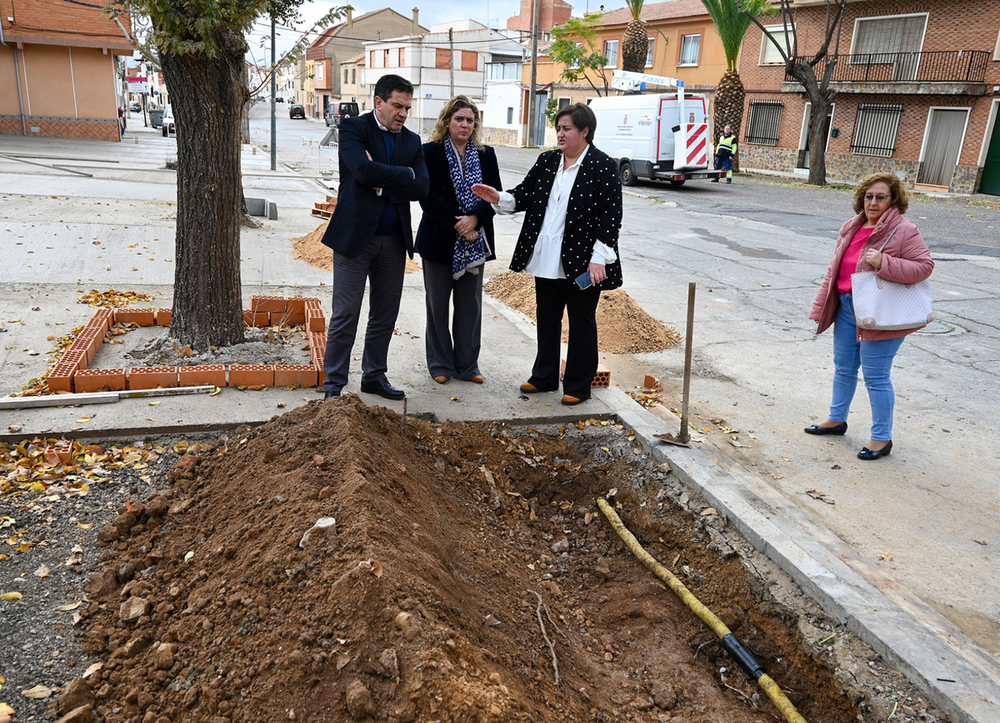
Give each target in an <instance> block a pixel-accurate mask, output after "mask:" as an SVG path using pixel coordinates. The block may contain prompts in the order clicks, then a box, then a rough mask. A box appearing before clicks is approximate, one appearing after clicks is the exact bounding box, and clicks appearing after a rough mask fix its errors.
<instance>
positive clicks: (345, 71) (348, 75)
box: [344, 68, 350, 83]
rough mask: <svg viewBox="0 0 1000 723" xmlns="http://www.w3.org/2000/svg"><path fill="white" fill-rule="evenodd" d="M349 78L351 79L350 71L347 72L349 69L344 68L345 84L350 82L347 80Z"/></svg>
mask: <svg viewBox="0 0 1000 723" xmlns="http://www.w3.org/2000/svg"><path fill="white" fill-rule="evenodd" d="M349 77H350V73H348V71H347V68H344V82H345V83H347V82H348V80H347V79H348V78H349Z"/></svg>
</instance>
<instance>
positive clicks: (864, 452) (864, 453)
mask: <svg viewBox="0 0 1000 723" xmlns="http://www.w3.org/2000/svg"><path fill="white" fill-rule="evenodd" d="M891 451H892V440H891V439H890V440H889V441H888V442H886V443H885V446H884V447H883V448H882V449H880V450H878V451H877V452H876V451H873V450H870V449H868V448H867V447H862V448H861V451H860V452H858V459H864V460H869V459H878V458H879V457H888V456H889V452H891Z"/></svg>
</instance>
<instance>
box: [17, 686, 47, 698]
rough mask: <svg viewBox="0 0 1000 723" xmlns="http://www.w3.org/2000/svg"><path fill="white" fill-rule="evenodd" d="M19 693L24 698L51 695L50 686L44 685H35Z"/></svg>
mask: <svg viewBox="0 0 1000 723" xmlns="http://www.w3.org/2000/svg"><path fill="white" fill-rule="evenodd" d="M21 695H23V696H24V697H25V698H48V697H49V696H50V695H52V688H49V687H48V686H45V685H36V686H34V687H33V688H28V689H27V690H22V691H21Z"/></svg>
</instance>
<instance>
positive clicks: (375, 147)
mask: <svg viewBox="0 0 1000 723" xmlns="http://www.w3.org/2000/svg"><path fill="white" fill-rule="evenodd" d="M366 151H367V152H368V153H370V154H371V157H372V160H370V161H369V160H368V157H367V156H366V155H365V152H366ZM338 155H339V159H340V188H339V190H338V192H337V207H336V209H335V210H334V212H333V218H331V219H330V224H329V225H328V226H327V227H326V233H324V234H323V243H324V244H325V245H326V246H329V247H330V248H332V249H333V250H334V252H335V253H338V254H343V255H344V256H357V255H358V254H359V253H361V252H362V251H363V250H364V248H365V246H366V245H367V244H368V242H369V241H370V240H371V238H372V236H374V235H375V229H376V227H377V226H378V223H379V219H380V218H381V217H382V214H383V212H384V211H385V209H386V204H389V203H393V204H396V209H397V210H398V211H399V220H400V221H401V222H402V225H403V240H404V241H405V242H406V250H407V252H408V253H409V255H410V258H413V228H412V225H411V223H410V202H411V201H420V200H422V199H424V198H426V196H427V188H428V185H429V181H428V179H427V166H426V165H424V154H423V149H422V147H421V144H420V136H418V135H417V134H416V133H414V132H413V131H411V130H408V129H407V128H406V127H404V128H403V130H402V131H400V132H399V133H398V134H396V138H395V148H394V150H393V154H392V158H391V159H389V158H386V151H385V142H384V141H383V140H382V131H381V130H379V127H378V125H376V123H375V115H374V111H372V112H369V113H365V114H364V115H360V116H358V117H357V118H345V119H344V120H342V121H341V122H340V144H339V154H338ZM410 169H413V173H411V172H410ZM376 188H381V189H382V195H381V196H379V195H378V194H376V192H375V189H376Z"/></svg>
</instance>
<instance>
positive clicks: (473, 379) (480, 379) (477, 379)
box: [469, 374, 486, 384]
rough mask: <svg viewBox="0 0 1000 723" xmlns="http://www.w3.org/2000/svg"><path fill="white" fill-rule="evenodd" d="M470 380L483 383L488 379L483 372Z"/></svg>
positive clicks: (474, 382)
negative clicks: (484, 377)
mask: <svg viewBox="0 0 1000 723" xmlns="http://www.w3.org/2000/svg"><path fill="white" fill-rule="evenodd" d="M469 381H470V382H472V383H473V384H482V383H483V382H485V381H486V380H485V379H483V375H482V374H477V375H476V376H474V377H472V378H471V379H470V380H469Z"/></svg>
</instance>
